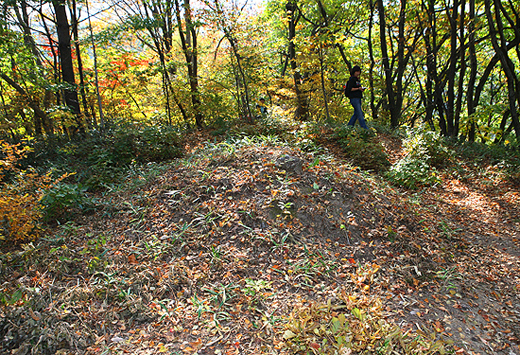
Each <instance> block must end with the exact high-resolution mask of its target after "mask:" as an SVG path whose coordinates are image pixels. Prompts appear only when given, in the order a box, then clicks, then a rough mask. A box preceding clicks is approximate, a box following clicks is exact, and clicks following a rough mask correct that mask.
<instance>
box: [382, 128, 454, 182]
mask: <svg viewBox="0 0 520 355" xmlns="http://www.w3.org/2000/svg"><path fill="white" fill-rule="evenodd" d="M404 146H405V152H406V155H405V156H404V158H402V159H400V160H399V161H398V162H397V163H396V164H394V165H393V166H392V167H391V168H390V170H389V171H388V173H387V174H386V176H387V178H388V179H389V180H390V181H391V182H392V183H394V184H396V185H400V186H404V187H407V188H410V189H415V188H418V187H419V186H424V185H427V186H431V185H434V184H436V183H439V182H441V180H440V178H439V176H438V172H437V169H436V167H443V166H445V165H446V164H448V162H449V161H450V159H451V156H452V155H453V152H452V151H451V150H450V149H448V147H447V145H446V144H445V142H444V140H443V139H442V137H440V135H439V134H438V133H436V132H432V131H429V130H424V129H421V128H419V129H416V130H411V131H410V132H408V138H407V139H405V141H404Z"/></svg>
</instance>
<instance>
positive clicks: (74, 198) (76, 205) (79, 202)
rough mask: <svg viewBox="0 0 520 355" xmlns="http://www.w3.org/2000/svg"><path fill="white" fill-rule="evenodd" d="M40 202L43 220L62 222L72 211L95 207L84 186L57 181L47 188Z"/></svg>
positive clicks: (83, 210)
mask: <svg viewBox="0 0 520 355" xmlns="http://www.w3.org/2000/svg"><path fill="white" fill-rule="evenodd" d="M40 203H41V204H42V206H43V220H44V221H45V222H50V221H58V220H59V221H60V222H64V220H66V219H69V218H70V217H72V214H73V213H74V212H77V211H79V212H81V213H85V212H87V211H91V210H92V209H93V208H94V207H95V203H94V201H93V200H92V199H91V198H89V197H88V195H87V188H86V187H84V186H81V185H75V184H67V183H59V184H56V185H54V186H53V187H51V188H50V189H48V190H47V191H46V192H45V193H44V195H43V197H42V199H41V200H40Z"/></svg>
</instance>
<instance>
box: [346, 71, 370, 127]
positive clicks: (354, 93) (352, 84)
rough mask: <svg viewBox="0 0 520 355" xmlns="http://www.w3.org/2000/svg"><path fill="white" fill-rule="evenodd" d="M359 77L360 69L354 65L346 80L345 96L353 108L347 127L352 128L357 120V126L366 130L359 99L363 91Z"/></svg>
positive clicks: (361, 97)
mask: <svg viewBox="0 0 520 355" xmlns="http://www.w3.org/2000/svg"><path fill="white" fill-rule="evenodd" d="M360 76H361V68H360V67H359V66H358V65H355V66H354V67H352V70H351V71H350V79H348V82H347V86H346V88H345V96H347V97H348V98H349V99H350V104H351V105H352V107H353V108H354V114H353V115H352V118H351V119H350V121H349V122H348V125H349V126H354V124H355V123H356V120H357V121H359V125H360V126H361V127H363V128H364V129H368V127H367V123H366V122H365V116H364V114H363V110H362V108H361V99H363V91H364V90H365V88H364V87H363V86H361V81H360Z"/></svg>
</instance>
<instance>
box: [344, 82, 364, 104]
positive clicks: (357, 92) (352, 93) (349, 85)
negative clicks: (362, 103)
mask: <svg viewBox="0 0 520 355" xmlns="http://www.w3.org/2000/svg"><path fill="white" fill-rule="evenodd" d="M360 87H361V82H360V81H359V78H357V77H355V76H351V77H350V79H348V83H347V90H352V89H353V88H360ZM349 97H350V98H353V97H357V98H360V99H362V98H363V91H361V90H354V91H350V95H349Z"/></svg>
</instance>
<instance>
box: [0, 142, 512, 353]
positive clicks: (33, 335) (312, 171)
mask: <svg viewBox="0 0 520 355" xmlns="http://www.w3.org/2000/svg"><path fill="white" fill-rule="evenodd" d="M139 181H141V182H139ZM101 198H102V202H103V206H104V208H103V209H102V210H101V211H99V213H98V214H97V215H94V216H89V217H86V218H83V219H78V220H77V221H76V222H75V223H73V224H69V225H67V226H64V227H61V228H59V229H58V230H57V231H56V233H55V234H54V237H53V238H48V239H47V240H43V241H41V242H40V243H38V244H37V245H32V246H29V247H27V248H26V250H25V251H23V252H20V253H17V254H9V255H4V256H3V258H2V290H1V292H2V294H3V295H4V298H5V299H6V300H7V301H8V302H6V305H5V306H4V307H3V311H2V313H1V314H0V333H1V334H0V335H1V336H2V338H3V339H5V340H6V341H3V342H2V345H1V348H0V349H1V350H2V351H5V352H7V351H18V352H17V353H19V354H25V353H29V351H30V350H29V349H37V350H38V351H39V352H40V353H49V354H50V353H55V352H56V351H63V352H64V353H65V352H67V351H72V352H75V353H86V354H94V353H99V352H100V351H103V349H105V350H113V351H126V352H131V353H135V354H137V353H139V354H152V353H162V352H166V351H169V352H175V351H178V352H185V353H195V352H197V353H198V354H221V353H242V354H246V353H251V354H262V353H272V352H278V353H284V352H287V351H288V350H287V348H286V347H285V345H284V344H285V340H287V339H286V338H284V336H283V334H286V333H284V330H285V329H286V328H285V325H286V324H287V319H288V317H289V318H290V317H291V314H292V313H291V312H292V311H293V310H294V309H297V308H298V307H302V305H304V304H306V303H308V302H314V303H317V302H323V303H324V304H327V302H328V304H329V305H330V304H333V305H334V304H343V303H342V302H344V301H342V300H341V296H340V294H342V293H343V294H344V292H345V290H347V291H348V290H351V291H352V292H360V293H361V294H363V295H365V296H366V295H368V294H370V295H372V296H374V297H378V298H379V299H382V300H383V301H384V303H383V304H380V305H379V303H377V304H378V307H383V308H381V309H379V310H378V312H381V311H384V312H383V314H384V316H383V318H386V319H387V320H390V319H393V320H394V322H395V323H396V324H398V325H400V326H401V328H402V329H403V331H404V332H406V331H407V330H410V331H414V332H419V334H421V336H422V338H421V339H424V341H427V340H428V339H430V341H431V340H432V339H433V341H438V342H439V344H447V343H449V341H448V339H450V338H452V339H453V340H454V341H455V349H461V351H464V349H466V350H467V351H468V352H470V351H480V352H489V351H490V349H492V350H493V353H495V354H500V353H503V354H508V355H509V351H510V350H511V349H514V348H511V346H516V345H514V344H515V342H517V341H518V334H517V329H516V328H515V324H518V323H517V320H518V316H519V313H518V310H519V309H518V304H520V303H519V302H518V295H516V296H515V293H514V287H517V286H510V287H505V288H504V287H501V288H500V285H499V282H500V283H508V282H510V281H511V280H514V278H515V276H514V275H515V274H514V272H515V270H518V258H516V259H514V258H512V259H510V260H509V262H510V263H509V264H507V267H506V268H502V269H501V271H497V270H495V269H493V268H495V267H496V265H491V264H489V265H488V266H489V268H487V269H486V271H485V272H486V275H488V276H487V277H489V280H495V281H496V283H494V284H490V283H489V282H491V281H489V280H487V279H486V280H482V279H480V278H474V279H472V280H473V282H469V283H466V282H465V281H466V280H467V279H466V278H465V277H466V276H465V275H467V274H468V273H471V271H469V269H468V270H464V267H467V266H468V263H469V262H471V261H470V259H471V257H475V255H476V257H478V256H482V255H483V254H484V253H485V251H484V250H482V248H481V247H480V246H478V245H476V244H474V241H472V240H470V239H469V237H470V236H473V235H474V234H473V233H472V232H468V234H467V235H466V234H464V233H461V232H459V231H458V229H457V228H456V226H455V225H451V224H450V225H445V226H444V227H445V228H444V229H442V227H443V225H442V224H441V223H440V222H439V221H438V220H436V219H435V215H434V214H432V212H431V210H429V209H427V208H425V209H424V210H421V208H419V206H418V205H415V204H414V203H412V202H410V200H411V199H409V198H408V197H406V195H403V194H402V193H398V192H396V191H394V190H393V189H392V188H391V187H389V186H387V185H385V184H384V183H383V182H381V181H377V179H376V178H374V177H372V176H370V175H368V174H365V173H363V172H362V171H360V170H359V169H357V168H355V167H352V166H350V165H348V164H344V163H342V162H341V161H336V160H335V159H334V158H333V157H332V156H330V155H327V154H322V153H320V154H318V153H304V152H301V151H299V150H297V149H292V148H288V147H286V146H284V145H281V144H277V143H276V142H274V143H273V142H271V143H269V144H267V143H258V142H249V143H247V142H246V143H244V142H241V143H240V142H238V143H236V144H229V143H220V144H206V146H205V147H204V148H202V149H199V150H198V151H197V152H195V153H194V154H192V155H190V156H189V157H188V158H186V159H182V160H178V161H176V162H175V163H173V164H171V165H169V166H167V167H163V168H162V169H160V170H158V171H157V172H156V175H155V177H154V178H151V179H149V180H148V181H147V180H146V179H145V176H144V175H143V176H139V177H138V179H137V182H135V181H134V188H133V189H132V190H125V191H121V192H113V193H111V194H107V195H106V196H104V197H101ZM432 203H433V202H432ZM443 231H444V234H443V233H442V232H443ZM468 251H471V252H472V256H471V257H469V256H468ZM489 255H497V254H494V251H493V253H490V254H489ZM486 260H488V261H487V262H488V263H492V260H489V258H487V259H486ZM365 265H369V266H371V267H372V270H378V269H379V267H381V268H380V269H379V271H378V272H377V273H375V274H374V275H373V277H372V276H371V277H370V281H368V279H367V277H362V278H360V276H359V275H360V273H359V272H360V271H359V270H363V268H364V267H365ZM482 265H483V264H482ZM15 268H16V270H17V272H16V273H15V272H14V271H15ZM478 275H480V274H478ZM498 275H500V277H501V279H500V280H496V279H493V278H494V277H496V276H498ZM516 275H518V274H516ZM365 276H366V275H365ZM516 277H517V276H516ZM516 280H517V279H516ZM484 281H486V282H488V283H486V282H484ZM493 282H494V281H493ZM468 285H469V286H468ZM495 286H496V287H497V288H496V289H494V290H495V291H493V292H495V294H496V295H498V297H501V299H502V300H503V301H504V302H505V303H504V306H503V309H502V310H496V311H493V310H491V309H489V308H488V307H489V305H490V303H487V302H484V298H485V297H487V296H489V292H491V291H490V289H489V287H495ZM468 287H470V288H469V289H468ZM17 290H21V291H20V292H18V291H17ZM516 290H517V289H516ZM16 292H18V294H16ZM486 294H487V295H486ZM491 294H492V293H491ZM17 295H18V296H19V297H18V296H17ZM515 297H516V298H515ZM477 299H480V300H481V301H482V302H480V301H477ZM486 299H487V298H486ZM11 301H12V302H11ZM356 309H357V308H356ZM358 312H359V309H358ZM331 314H332V315H331V317H332V318H331V319H332V320H334V319H336V318H334V313H331ZM353 315H354V316H356V312H352V314H351V315H350V316H351V317H352V316H353ZM358 316H359V318H360V319H361V318H362V317H361V316H360V315H359V314H358ZM336 317H337V316H336ZM343 317H344V316H343ZM486 318H487V319H488V320H489V321H490V322H489V323H487V324H489V325H490V326H491V327H492V328H479V327H478V325H476V324H475V323H476V322H478V321H479V320H481V319H482V322H484V321H485V319H486ZM347 320H348V319H347ZM495 323H496V324H495ZM52 324H59V325H60V326H59V327H57V328H53V327H52ZM497 324H498V325H497ZM51 330H52V331H51ZM291 334H293V333H291ZM489 336H492V337H493V339H496V342H495V343H493V342H490V341H489V340H488V339H489ZM302 341H303V340H302ZM309 344H311V345H310V346H311V347H313V346H314V345H312V344H316V343H315V342H314V341H311V342H310V343H309ZM284 349H285V350H284ZM515 351H516V350H515Z"/></svg>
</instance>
